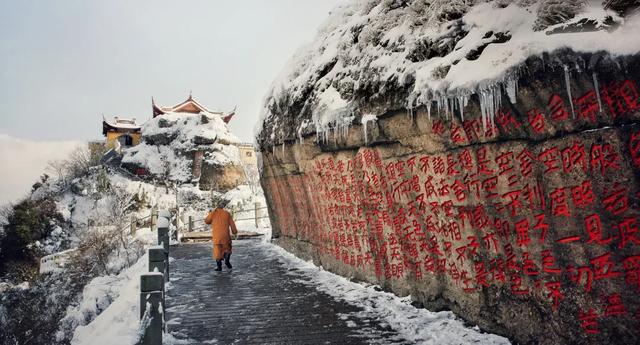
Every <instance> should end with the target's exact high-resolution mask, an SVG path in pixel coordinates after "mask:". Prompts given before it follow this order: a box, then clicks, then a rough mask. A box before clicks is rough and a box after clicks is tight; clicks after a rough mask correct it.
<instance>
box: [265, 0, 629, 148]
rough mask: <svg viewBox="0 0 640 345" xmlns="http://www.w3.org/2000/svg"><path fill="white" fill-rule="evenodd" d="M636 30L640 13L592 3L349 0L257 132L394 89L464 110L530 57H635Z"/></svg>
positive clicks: (274, 130)
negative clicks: (568, 52)
mask: <svg viewBox="0 0 640 345" xmlns="http://www.w3.org/2000/svg"><path fill="white" fill-rule="evenodd" d="M638 32H640V15H638V14H635V15H632V16H629V17H626V18H622V17H620V16H619V14H618V13H616V12H614V11H611V10H606V9H604V8H603V3H602V2H601V1H595V0H570V1H558V0H542V1H535V0H495V1H486V2H485V1H479V0H434V1H424V0H413V1H406V0H405V1H401V0H368V1H352V2H348V3H345V4H342V5H339V6H338V7H337V8H336V9H334V10H333V11H332V13H331V15H330V17H329V19H328V20H327V21H326V22H325V24H324V25H323V27H322V28H321V29H320V31H319V33H318V36H317V38H316V39H315V41H314V42H313V43H312V44H310V45H308V46H306V47H303V48H302V49H301V50H300V51H299V52H298V53H297V54H296V55H295V56H294V57H293V58H292V60H291V61H290V63H289V64H288V65H287V66H288V67H287V68H286V69H285V70H284V71H282V72H281V74H280V75H279V77H278V78H277V79H276V80H275V81H274V83H273V85H272V87H271V90H270V91H269V92H268V94H267V96H266V98H265V104H264V110H263V114H262V116H261V119H260V121H259V122H258V124H257V126H256V137H257V138H258V139H260V137H262V138H272V140H273V138H274V137H275V136H278V135H281V136H282V133H283V132H284V131H285V129H283V128H282V127H281V126H284V125H285V124H290V123H291V122H290V121H282V120H281V121H277V120H278V117H281V116H286V117H293V118H296V119H297V118H301V117H306V118H308V117H309V114H311V118H312V120H313V122H314V123H315V128H316V130H320V131H322V130H325V129H326V128H327V127H329V126H334V125H338V126H343V125H345V121H344V120H342V122H340V121H341V119H344V118H347V117H348V116H351V115H352V113H353V110H355V109H358V107H359V106H360V104H361V103H363V101H365V102H366V101H371V100H373V101H375V100H384V99H387V97H386V96H388V94H389V93H396V94H399V95H401V97H402V99H403V102H404V104H403V105H404V106H405V107H407V108H409V109H411V108H414V107H416V106H421V105H427V106H430V105H431V102H437V103H438V107H439V109H440V108H447V107H448V105H445V104H448V103H449V102H447V100H451V99H453V100H454V101H455V103H456V105H457V106H458V107H459V108H464V105H466V103H467V101H468V98H469V96H470V95H472V94H478V95H479V96H481V99H482V96H483V95H482V93H483V92H484V93H485V94H484V97H485V98H489V97H494V96H493V95H492V94H489V93H487V91H490V90H495V89H496V88H497V89H498V90H500V88H502V89H504V90H505V91H507V93H509V95H510V96H514V95H515V87H516V85H517V72H518V71H517V67H518V65H519V64H521V63H523V62H524V61H525V60H526V59H527V58H529V57H531V56H538V55H541V54H543V53H547V52H553V51H556V50H558V49H562V48H569V49H572V50H574V51H576V52H584V53H595V52H598V51H606V52H609V53H610V54H611V55H613V56H621V55H632V54H636V53H638V52H639V51H640V35H638V34H637V33H638ZM512 98H514V97H512ZM512 101H515V100H514V99H512ZM369 103H370V102H369ZM383 103H384V102H383ZM451 103H453V102H451ZM493 106H495V104H493V105H491V104H489V105H487V106H486V109H484V110H483V117H484V116H490V115H491V114H490V112H491V111H494V110H493V109H492V107H493ZM332 110H333V111H332ZM445 110H447V111H448V110H449V109H445ZM300 121H301V120H300ZM267 123H268V126H266V124H267ZM295 123H296V124H299V121H296V122H295ZM265 127H269V128H268V131H267V132H266V133H262V131H263V130H264V128H265ZM296 129H298V130H299V128H293V130H294V131H295V130H296ZM258 142H259V140H258Z"/></svg>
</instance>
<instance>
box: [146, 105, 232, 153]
mask: <svg viewBox="0 0 640 345" xmlns="http://www.w3.org/2000/svg"><path fill="white" fill-rule="evenodd" d="M142 135H143V137H145V138H153V137H154V136H165V137H170V138H174V140H173V141H174V142H175V145H176V146H177V147H175V148H176V149H182V150H188V149H191V148H195V147H196V146H198V145H199V144H201V143H202V142H208V141H211V142H213V141H223V142H225V143H239V142H240V140H239V139H238V138H237V137H236V136H235V135H233V134H232V133H231V132H230V131H229V128H228V127H227V125H226V124H225V123H224V121H222V119H221V118H220V116H218V115H215V114H214V115H210V114H204V113H201V114H191V113H167V114H164V115H161V116H158V117H156V118H153V119H151V120H149V121H147V122H146V123H145V124H144V125H143V127H142ZM199 141H200V142H199Z"/></svg>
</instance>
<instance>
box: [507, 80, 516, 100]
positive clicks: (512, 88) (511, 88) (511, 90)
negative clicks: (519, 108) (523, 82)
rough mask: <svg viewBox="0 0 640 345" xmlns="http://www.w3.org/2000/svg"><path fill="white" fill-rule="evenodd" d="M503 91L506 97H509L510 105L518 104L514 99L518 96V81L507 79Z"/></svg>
mask: <svg viewBox="0 0 640 345" xmlns="http://www.w3.org/2000/svg"><path fill="white" fill-rule="evenodd" d="M505 89H506V90H505V91H506V92H507V95H509V101H511V104H516V103H517V102H518V100H517V97H516V96H517V94H518V80H517V79H516V78H509V79H508V80H507V81H506V83H505Z"/></svg>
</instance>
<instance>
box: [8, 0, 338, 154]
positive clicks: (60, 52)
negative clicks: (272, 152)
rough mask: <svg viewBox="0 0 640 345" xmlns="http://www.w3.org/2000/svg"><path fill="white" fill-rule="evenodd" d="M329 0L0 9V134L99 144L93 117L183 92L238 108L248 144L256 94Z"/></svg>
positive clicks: (27, 0)
mask: <svg viewBox="0 0 640 345" xmlns="http://www.w3.org/2000/svg"><path fill="white" fill-rule="evenodd" d="M337 2H338V0H268V1H267V0H252V1H249V0H234V1H221V0H206V1H205V0H201V1H192V0H188V1H175V0H172V1H165V0H136V1H130V0H109V1H70V0H57V1H34V0H20V1H14V0H11V1H9V0H0V104H1V105H2V114H0V134H8V135H10V136H13V137H17V138H21V139H38V140H87V139H98V138H101V136H102V133H101V121H102V118H101V114H104V115H105V116H107V117H111V116H114V115H120V116H129V117H135V118H137V119H138V120H139V122H143V121H144V120H146V119H148V118H150V117H151V96H154V97H155V99H156V102H157V103H158V104H160V105H174V104H176V103H179V102H181V101H183V100H185V99H186V98H187V96H188V94H189V91H190V90H192V91H193V96H194V98H196V99H197V100H198V101H200V103H202V104H203V105H205V106H207V107H209V108H210V109H220V110H231V109H232V108H233V107H234V106H235V105H238V112H237V115H236V117H235V118H234V119H233V120H232V123H231V130H232V132H234V134H236V135H237V136H238V137H240V138H241V139H242V140H244V141H252V140H253V124H254V123H255V121H256V120H257V118H258V116H259V112H260V108H261V102H262V98H263V97H264V95H265V93H266V91H267V88H268V87H269V85H270V84H271V82H272V81H273V79H274V78H275V76H276V75H277V74H278V72H280V71H281V70H282V69H283V67H284V65H285V63H286V62H287V61H288V59H289V58H290V57H291V56H292V55H293V53H294V52H295V51H296V49H297V48H299V47H300V46H302V45H303V44H305V43H308V42H310V41H311V40H312V39H313V38H314V36H315V33H316V31H317V28H318V26H319V25H320V24H321V23H322V22H323V21H324V20H325V18H326V17H327V15H328V13H329V11H330V10H331V9H332V8H333V7H334V6H335V4H336V3H337Z"/></svg>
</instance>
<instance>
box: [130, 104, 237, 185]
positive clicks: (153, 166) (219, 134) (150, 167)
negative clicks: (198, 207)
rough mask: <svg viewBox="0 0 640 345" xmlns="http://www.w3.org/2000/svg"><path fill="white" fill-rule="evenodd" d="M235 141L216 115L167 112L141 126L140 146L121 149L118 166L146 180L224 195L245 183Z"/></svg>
mask: <svg viewBox="0 0 640 345" xmlns="http://www.w3.org/2000/svg"><path fill="white" fill-rule="evenodd" d="M238 142H239V140H238V139H237V138H236V137H235V136H234V135H233V134H231V133H230V132H229V129H228V128H227V125H226V124H225V123H224V122H223V120H222V119H221V118H220V117H219V116H217V115H208V114H191V113H167V114H163V115H162V116H158V117H156V118H154V119H152V120H149V121H148V122H147V123H145V124H144V126H143V128H142V143H141V144H140V145H137V146H134V147H132V148H130V149H127V150H125V154H124V157H123V159H122V165H123V167H125V168H127V169H128V170H130V171H131V172H133V173H136V174H138V175H142V176H146V177H147V178H150V179H151V178H153V179H160V180H165V181H171V182H175V183H188V182H200V184H199V186H200V188H201V189H202V190H209V189H210V188H211V187H214V188H216V190H218V191H222V192H226V191H227V190H229V189H232V188H234V187H236V186H238V185H239V184H241V183H243V182H244V181H245V177H244V173H243V170H242V166H241V161H240V156H239V151H238V148H237V147H236V146H234V144H235V143H238ZM214 181H215V182H214Z"/></svg>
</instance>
